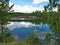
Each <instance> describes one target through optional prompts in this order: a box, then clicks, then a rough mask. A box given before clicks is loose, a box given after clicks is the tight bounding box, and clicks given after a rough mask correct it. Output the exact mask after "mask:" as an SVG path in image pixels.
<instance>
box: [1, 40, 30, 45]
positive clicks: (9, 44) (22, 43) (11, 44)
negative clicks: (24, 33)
mask: <svg viewBox="0 0 60 45" xmlns="http://www.w3.org/2000/svg"><path fill="white" fill-rule="evenodd" d="M0 45H29V44H28V43H27V42H26V41H19V42H7V43H0Z"/></svg>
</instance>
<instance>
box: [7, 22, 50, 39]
mask: <svg viewBox="0 0 60 45" xmlns="http://www.w3.org/2000/svg"><path fill="white" fill-rule="evenodd" d="M7 27H8V28H9V29H10V30H11V31H12V34H13V36H14V37H17V38H18V39H24V38H26V37H27V36H28V35H29V34H30V33H31V31H32V30H38V32H39V33H37V34H38V35H37V36H38V37H39V38H40V37H41V38H42V39H43V38H44V35H45V34H46V32H50V28H49V25H48V24H44V25H42V23H41V24H33V23H31V22H10V24H8V25H7Z"/></svg>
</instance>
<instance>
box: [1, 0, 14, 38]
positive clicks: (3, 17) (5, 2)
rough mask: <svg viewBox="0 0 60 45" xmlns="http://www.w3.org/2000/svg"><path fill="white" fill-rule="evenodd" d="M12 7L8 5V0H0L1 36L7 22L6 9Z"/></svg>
mask: <svg viewBox="0 0 60 45" xmlns="http://www.w3.org/2000/svg"><path fill="white" fill-rule="evenodd" d="M12 7H13V5H12V6H11V7H9V0H1V2H0V30H1V34H2V36H1V38H3V35H4V30H5V28H6V25H7V24H8V20H10V18H9V16H8V15H9V14H8V11H9V10H10V9H11V8H12Z"/></svg>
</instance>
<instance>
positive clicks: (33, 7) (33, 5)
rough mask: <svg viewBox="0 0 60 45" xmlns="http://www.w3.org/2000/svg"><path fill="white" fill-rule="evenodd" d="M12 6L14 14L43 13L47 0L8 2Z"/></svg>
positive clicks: (11, 0)
mask: <svg viewBox="0 0 60 45" xmlns="http://www.w3.org/2000/svg"><path fill="white" fill-rule="evenodd" d="M12 4H14V7H13V9H12V10H14V11H15V12H24V13H31V12H33V11H43V10H44V7H43V6H45V5H47V4H48V0H10V4H9V5H12Z"/></svg>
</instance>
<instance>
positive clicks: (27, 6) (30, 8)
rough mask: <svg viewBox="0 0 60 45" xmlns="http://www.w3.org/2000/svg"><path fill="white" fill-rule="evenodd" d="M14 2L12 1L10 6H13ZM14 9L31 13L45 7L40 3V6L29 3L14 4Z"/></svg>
mask: <svg viewBox="0 0 60 45" xmlns="http://www.w3.org/2000/svg"><path fill="white" fill-rule="evenodd" d="M12 4H13V3H12V2H10V4H9V6H11V5H12ZM12 10H14V12H24V13H31V12H33V11H34V12H35V11H43V10H44V8H43V6H42V5H40V6H39V7H32V6H29V5H24V6H21V5H14V7H13V8H12Z"/></svg>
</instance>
